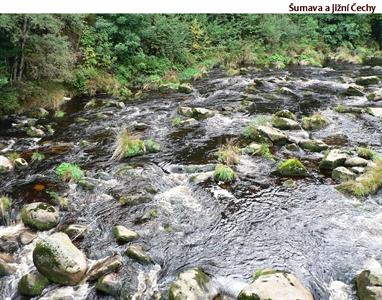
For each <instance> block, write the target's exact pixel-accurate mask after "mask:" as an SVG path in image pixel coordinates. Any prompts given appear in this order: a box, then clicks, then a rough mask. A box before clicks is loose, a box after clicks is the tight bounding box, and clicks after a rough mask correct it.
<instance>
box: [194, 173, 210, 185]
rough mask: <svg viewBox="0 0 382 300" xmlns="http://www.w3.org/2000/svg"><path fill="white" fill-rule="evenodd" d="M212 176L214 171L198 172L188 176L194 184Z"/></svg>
mask: <svg viewBox="0 0 382 300" xmlns="http://www.w3.org/2000/svg"><path fill="white" fill-rule="evenodd" d="M213 176H214V172H205V173H198V174H195V175H193V176H192V177H191V178H190V181H191V182H192V183H195V184H199V183H202V182H206V181H207V180H209V179H211V178H212V177H213Z"/></svg>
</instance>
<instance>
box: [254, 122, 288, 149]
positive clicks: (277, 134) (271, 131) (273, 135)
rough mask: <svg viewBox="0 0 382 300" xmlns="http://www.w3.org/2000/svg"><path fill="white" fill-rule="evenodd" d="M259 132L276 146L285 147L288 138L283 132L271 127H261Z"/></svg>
mask: <svg viewBox="0 0 382 300" xmlns="http://www.w3.org/2000/svg"><path fill="white" fill-rule="evenodd" d="M257 130H258V132H259V133H260V135H262V136H264V137H266V138H268V139H269V140H271V141H272V142H273V143H275V144H279V145H284V144H285V143H286V142H287V136H286V135H285V134H284V133H283V132H282V131H281V130H278V129H276V128H273V127H269V126H259V127H258V128H257Z"/></svg>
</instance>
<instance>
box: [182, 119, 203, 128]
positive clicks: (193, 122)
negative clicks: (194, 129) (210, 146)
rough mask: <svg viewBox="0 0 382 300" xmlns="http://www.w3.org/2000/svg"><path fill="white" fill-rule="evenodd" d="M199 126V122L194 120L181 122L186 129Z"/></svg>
mask: <svg viewBox="0 0 382 300" xmlns="http://www.w3.org/2000/svg"><path fill="white" fill-rule="evenodd" d="M198 124H199V122H198V121H197V120H196V119H194V118H190V119H187V120H184V121H181V122H180V125H181V126H185V127H191V126H195V125H198Z"/></svg>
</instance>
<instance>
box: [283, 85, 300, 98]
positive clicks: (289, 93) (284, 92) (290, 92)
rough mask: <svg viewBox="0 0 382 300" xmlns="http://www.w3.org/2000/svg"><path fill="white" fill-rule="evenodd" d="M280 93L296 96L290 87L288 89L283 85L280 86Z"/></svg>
mask: <svg viewBox="0 0 382 300" xmlns="http://www.w3.org/2000/svg"><path fill="white" fill-rule="evenodd" d="M280 93H281V94H283V95H288V96H295V97H297V96H298V95H297V94H296V93H295V92H293V91H292V90H291V89H289V88H287V87H285V86H283V87H281V88H280Z"/></svg>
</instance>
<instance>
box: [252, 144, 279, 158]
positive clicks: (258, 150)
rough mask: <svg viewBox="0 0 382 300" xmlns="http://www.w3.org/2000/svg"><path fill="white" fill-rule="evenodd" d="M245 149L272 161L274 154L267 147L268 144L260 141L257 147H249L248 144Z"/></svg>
mask: <svg viewBox="0 0 382 300" xmlns="http://www.w3.org/2000/svg"><path fill="white" fill-rule="evenodd" d="M246 149H247V152H248V153H250V154H252V155H256V156H261V157H263V158H265V159H267V160H270V161H274V156H273V154H272V152H271V150H270V149H269V146H268V144H265V143H262V144H259V145H258V146H257V147H251V145H249V146H248V147H247V148H246Z"/></svg>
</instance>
